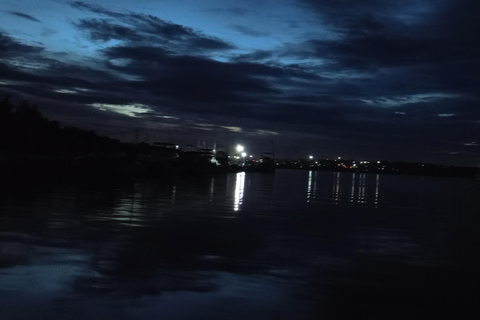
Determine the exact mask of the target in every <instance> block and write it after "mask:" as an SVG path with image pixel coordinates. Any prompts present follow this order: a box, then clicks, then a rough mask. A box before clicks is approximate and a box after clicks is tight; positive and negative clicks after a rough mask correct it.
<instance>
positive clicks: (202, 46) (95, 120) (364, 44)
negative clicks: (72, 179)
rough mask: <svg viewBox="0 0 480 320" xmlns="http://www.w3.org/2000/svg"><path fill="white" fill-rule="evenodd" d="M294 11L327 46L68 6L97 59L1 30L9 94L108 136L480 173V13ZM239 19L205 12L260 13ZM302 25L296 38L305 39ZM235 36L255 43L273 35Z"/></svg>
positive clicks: (428, 4) (243, 28)
mask: <svg viewBox="0 0 480 320" xmlns="http://www.w3.org/2000/svg"><path fill="white" fill-rule="evenodd" d="M290 5H292V6H293V5H295V6H296V7H297V8H299V10H305V11H308V12H310V13H312V12H313V14H312V15H311V16H310V17H311V18H310V19H311V21H309V23H312V27H313V26H315V25H318V26H320V27H321V30H323V31H324V32H323V33H321V32H320V33H319V32H317V33H315V32H310V30H305V31H304V32H303V36H302V37H296V38H294V39H293V40H292V41H289V42H283V43H282V44H279V45H276V46H274V47H271V48H268V49H265V48H262V49H256V48H249V46H248V43H243V42H242V43H239V42H235V41H234V38H221V37H218V36H211V35H208V34H205V33H204V32H202V31H200V30H197V29H194V28H192V27H189V26H187V25H181V24H177V23H174V22H171V21H168V20H164V19H162V18H160V17H159V16H156V15H153V14H152V15H150V14H145V13H140V12H133V11H128V10H125V11H121V10H117V9H115V10H113V9H110V8H109V7H107V6H105V7H102V6H98V5H93V4H90V3H86V2H79V1H76V2H72V3H70V7H69V9H70V10H73V11H74V12H78V14H79V15H78V16H75V18H72V19H70V20H69V22H68V23H69V24H68V26H69V28H71V29H72V30H73V31H72V32H73V33H74V34H75V39H79V40H77V41H81V42H82V43H83V44H84V45H83V47H82V48H83V49H82V50H87V49H89V50H90V53H89V54H88V55H82V54H75V53H74V52H72V51H69V50H65V51H64V52H58V51H52V50H50V49H49V47H48V46H47V45H45V44H43V43H42V42H35V43H33V42H29V41H26V40H22V39H21V37H19V36H14V35H12V34H10V33H9V32H8V31H6V30H5V28H4V29H0V72H1V74H2V76H1V78H0V90H1V92H3V93H4V94H5V93H9V92H11V93H14V94H17V95H19V96H21V97H24V98H26V99H29V100H32V99H33V100H34V101H38V104H39V105H40V107H42V108H43V109H44V110H45V112H46V113H48V114H49V116H51V117H52V118H53V117H58V118H60V119H61V120H63V121H70V122H74V123H77V124H79V125H82V126H87V127H89V128H93V129H95V128H98V130H99V132H100V133H109V130H110V132H115V131H121V130H125V128H132V130H133V129H135V128H141V129H142V130H143V131H144V132H150V133H149V135H150V136H149V139H150V140H162V139H163V140H165V139H166V137H168V139H174V140H178V141H179V142H187V141H188V140H189V139H190V141H191V142H193V143H196V142H197V140H200V139H202V140H208V141H210V142H211V141H212V140H214V139H215V140H220V141H223V142H224V143H225V144H227V143H233V142H246V143H250V144H251V145H252V149H254V148H253V146H255V147H257V149H259V150H260V149H261V148H265V146H268V145H269V142H270V140H272V139H273V140H275V141H276V152H277V153H278V154H279V155H281V156H305V155H306V154H307V153H315V154H318V156H320V157H321V156H323V157H333V156H337V155H338V156H342V157H355V158H361V157H364V158H370V159H371V158H373V157H381V158H383V159H392V160H396V159H403V160H421V161H433V162H451V163H464V164H469V165H472V164H477V163H479V162H480V152H479V150H478V145H477V144H472V143H471V142H472V141H477V140H478V130H479V126H480V111H479V109H478V103H479V100H480V99H479V94H478V92H477V91H478V89H477V88H478V85H479V83H480V79H479V74H480V72H479V71H480V63H479V61H478V58H477V57H478V56H479V54H480V42H479V41H478V39H477V38H478V34H480V20H478V19H477V18H476V17H478V15H479V14H480V12H479V11H480V9H479V8H477V6H475V5H474V4H473V3H472V2H471V1H440V0H428V1H427V0H425V1H422V2H418V1H415V2H413V1H412V2H410V3H408V5H407V4H405V3H402V5H401V6H399V4H398V2H397V1H380V0H369V1H362V2H359V3H351V2H348V1H342V0H341V1H329V0H325V1H314V0H302V1H292V2H291V4H290ZM231 9H232V10H233V9H236V10H235V12H234V13H232V10H230V11H228V10H226V9H225V8H223V9H220V8H218V9H217V11H215V10H210V11H209V12H224V13H228V12H230V14H233V15H236V16H239V13H238V12H241V16H242V17H245V16H248V15H249V12H251V11H250V10H245V9H242V8H231ZM220 10H221V11H220ZM251 10H252V11H254V9H251ZM8 14H9V15H10V16H15V17H18V18H19V19H22V20H28V21H29V23H35V24H42V23H43V22H42V21H43V19H40V18H38V19H37V18H36V17H34V16H33V15H30V14H29V13H23V12H20V11H19V10H17V11H10V12H8ZM305 23H306V22H305V21H301V19H300V18H299V19H298V21H293V22H292V21H290V22H289V25H290V26H291V28H292V29H295V31H296V32H298V26H300V25H302V24H305ZM228 28H229V29H230V30H231V31H232V32H235V33H237V34H241V35H242V36H244V37H251V38H252V39H255V41H257V39H262V38H265V39H266V38H268V37H269V34H270V32H265V31H264V30H262V28H260V27H258V26H252V25H244V24H241V23H236V22H235V23H228ZM98 106H103V107H98ZM139 106H140V107H139ZM172 128H174V129H172ZM232 128H234V129H232ZM212 143H213V142H212ZM263 151H265V150H263Z"/></svg>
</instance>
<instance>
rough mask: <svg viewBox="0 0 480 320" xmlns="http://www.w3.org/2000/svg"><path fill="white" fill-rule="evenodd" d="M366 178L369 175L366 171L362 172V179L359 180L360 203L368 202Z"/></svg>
mask: <svg viewBox="0 0 480 320" xmlns="http://www.w3.org/2000/svg"><path fill="white" fill-rule="evenodd" d="M366 178H367V175H366V174H365V173H361V174H360V179H359V180H360V181H358V203H366V202H367V190H366V187H365V184H366Z"/></svg>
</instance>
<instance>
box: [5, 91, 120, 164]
mask: <svg viewBox="0 0 480 320" xmlns="http://www.w3.org/2000/svg"><path fill="white" fill-rule="evenodd" d="M121 148H122V143H121V142H120V141H118V140H116V139H112V138H108V137H101V136H98V135H97V134H96V133H95V132H94V131H91V130H90V131H89V130H83V129H79V128H76V127H72V126H64V127H62V126H61V124H60V122H58V121H53V120H49V119H48V118H46V117H44V116H43V115H42V113H41V112H40V111H39V110H38V108H37V107H36V106H35V105H32V104H29V103H28V102H26V101H23V102H20V103H19V104H17V105H14V104H13V103H12V102H11V101H10V96H7V97H5V98H4V99H3V100H1V102H0V155H3V156H26V155H30V156H83V155H88V154H89V153H111V152H114V151H116V150H119V149H121Z"/></svg>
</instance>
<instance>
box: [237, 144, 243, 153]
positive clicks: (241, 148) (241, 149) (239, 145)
mask: <svg viewBox="0 0 480 320" xmlns="http://www.w3.org/2000/svg"><path fill="white" fill-rule="evenodd" d="M243 150H245V148H244V147H243V146H242V145H241V144H237V151H238V152H242V151H243Z"/></svg>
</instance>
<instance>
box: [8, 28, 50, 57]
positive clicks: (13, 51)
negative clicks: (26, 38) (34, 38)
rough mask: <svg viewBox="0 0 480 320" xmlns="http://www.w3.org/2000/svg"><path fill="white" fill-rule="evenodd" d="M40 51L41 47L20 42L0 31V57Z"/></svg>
mask: <svg viewBox="0 0 480 320" xmlns="http://www.w3.org/2000/svg"><path fill="white" fill-rule="evenodd" d="M42 51H43V48H41V47H35V46H29V45H25V44H22V43H20V42H18V41H16V40H14V39H13V38H11V37H10V36H8V35H6V34H4V33H2V32H1V31H0V59H2V58H5V57H8V56H18V55H22V54H32V53H40V52H42Z"/></svg>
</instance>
